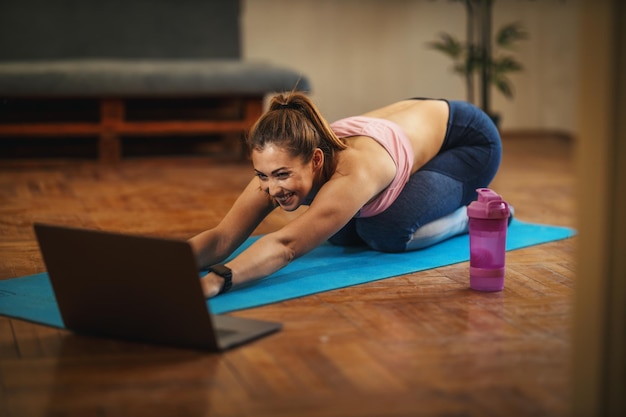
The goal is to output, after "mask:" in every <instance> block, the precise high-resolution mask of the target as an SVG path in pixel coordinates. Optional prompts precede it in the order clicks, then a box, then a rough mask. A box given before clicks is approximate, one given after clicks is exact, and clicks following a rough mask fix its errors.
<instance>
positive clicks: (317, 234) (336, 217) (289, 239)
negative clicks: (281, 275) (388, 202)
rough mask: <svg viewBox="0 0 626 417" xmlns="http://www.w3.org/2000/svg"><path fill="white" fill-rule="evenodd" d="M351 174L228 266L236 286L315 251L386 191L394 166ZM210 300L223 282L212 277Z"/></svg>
mask: <svg viewBox="0 0 626 417" xmlns="http://www.w3.org/2000/svg"><path fill="white" fill-rule="evenodd" d="M359 165H360V166H359V167H358V168H356V169H350V170H349V174H346V175H342V174H335V176H333V178H331V179H330V180H329V181H328V182H327V183H326V184H324V186H323V187H322V188H321V189H320V191H319V192H318V194H317V196H316V197H315V200H314V201H313V203H312V204H311V206H310V207H309V209H308V210H307V211H305V212H304V213H303V214H302V215H300V216H299V217H298V218H296V219H294V220H293V221H291V222H290V223H288V224H287V225H285V226H284V227H283V228H281V229H280V230H278V231H276V232H273V233H269V234H267V235H265V236H263V237H262V238H260V239H259V240H257V241H256V242H255V243H254V244H253V245H251V246H250V247H249V248H248V249H246V250H245V251H243V252H242V253H241V254H240V255H239V256H237V257H236V258H235V259H233V260H231V261H230V262H228V263H227V264H226V266H227V267H228V268H230V269H231V270H232V282H233V286H236V285H237V284H242V283H244V282H249V281H253V280H256V279H259V278H263V277H266V276H268V275H270V274H272V273H274V272H275V271H277V270H279V269H281V268H283V267H284V266H286V265H287V264H289V262H291V261H292V260H294V259H296V258H298V257H299V256H302V255H303V254H305V253H307V252H309V251H310V250H312V249H314V248H315V247H317V246H318V245H320V244H321V243H323V242H324V241H325V240H327V239H328V238H329V237H331V236H332V235H333V234H334V233H336V232H337V231H338V230H340V229H341V228H342V227H343V226H344V225H345V224H346V223H348V221H350V219H351V218H352V217H354V215H355V214H356V213H357V212H358V211H359V210H360V209H361V207H363V205H365V203H367V202H368V201H369V200H371V199H372V198H373V197H374V196H376V195H377V194H378V193H379V192H381V191H382V190H383V189H384V187H386V186H387V185H388V184H389V182H390V181H391V179H392V178H393V175H395V166H394V165H393V163H392V165H391V166H390V167H388V169H387V172H386V174H385V175H380V174H381V170H380V168H378V167H377V168H373V169H371V165H368V166H367V167H366V166H365V165H366V164H363V163H360V164H359ZM202 284H203V289H204V292H205V295H206V296H207V297H211V296H213V295H215V294H217V293H219V291H220V289H221V288H222V286H223V285H224V279H223V278H222V277H220V276H218V275H216V274H213V273H209V274H207V275H206V276H205V277H203V279H202Z"/></svg>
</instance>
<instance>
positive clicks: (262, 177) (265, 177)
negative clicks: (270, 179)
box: [256, 172, 267, 181]
mask: <svg viewBox="0 0 626 417" xmlns="http://www.w3.org/2000/svg"><path fill="white" fill-rule="evenodd" d="M256 176H257V177H259V179H260V180H261V181H266V180H267V175H265V174H261V173H259V172H257V174H256Z"/></svg>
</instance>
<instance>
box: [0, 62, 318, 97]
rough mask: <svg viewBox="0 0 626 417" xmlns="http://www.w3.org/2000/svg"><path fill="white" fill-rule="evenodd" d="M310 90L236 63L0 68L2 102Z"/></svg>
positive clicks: (286, 75) (281, 72) (290, 77)
mask: <svg viewBox="0 0 626 417" xmlns="http://www.w3.org/2000/svg"><path fill="white" fill-rule="evenodd" d="M296 87H297V89H298V90H301V91H309V90H310V85H309V81H308V80H307V79H306V78H305V77H304V76H303V75H302V74H300V73H298V72H295V71H292V70H289V69H285V68H283V67H277V66H274V65H272V64H268V63H264V62H247V61H239V60H212V59H207V60H197V59H196V60H86V59H79V60H62V61H37V62H9V63H0V96H2V97H106V96H109V97H116V96H124V97H130V96H139V97H141V96H151V97H154V96H192V97H193V96H207V95H210V96H220V95H260V96H262V95H265V94H267V93H272V92H281V91H290V90H293V89H294V88H296Z"/></svg>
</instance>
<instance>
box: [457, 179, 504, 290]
mask: <svg viewBox="0 0 626 417" xmlns="http://www.w3.org/2000/svg"><path fill="white" fill-rule="evenodd" d="M476 191H477V192H478V200H477V201H473V202H472V203H471V204H470V205H469V207H468V208H467V215H468V216H469V235H470V288H472V289H474V290H478V291H502V289H503V288H504V255H505V253H506V229H507V226H508V221H509V216H510V214H511V211H510V208H509V205H508V204H507V202H506V201H504V200H502V197H500V195H498V194H497V193H496V192H494V191H493V190H490V189H489V188H479V189H477V190H476Z"/></svg>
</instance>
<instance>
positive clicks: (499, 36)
mask: <svg viewBox="0 0 626 417" xmlns="http://www.w3.org/2000/svg"><path fill="white" fill-rule="evenodd" d="M524 39H528V32H526V30H525V29H524V27H523V26H522V24H521V23H520V22H515V23H509V24H508V25H504V26H502V27H501V28H500V29H499V30H498V32H497V33H496V36H495V41H496V45H498V46H499V47H501V48H505V49H512V48H513V47H514V46H515V44H516V43H517V42H518V41H520V40H524Z"/></svg>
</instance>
